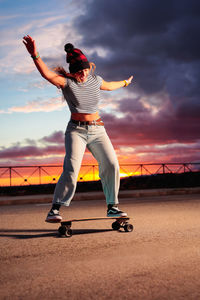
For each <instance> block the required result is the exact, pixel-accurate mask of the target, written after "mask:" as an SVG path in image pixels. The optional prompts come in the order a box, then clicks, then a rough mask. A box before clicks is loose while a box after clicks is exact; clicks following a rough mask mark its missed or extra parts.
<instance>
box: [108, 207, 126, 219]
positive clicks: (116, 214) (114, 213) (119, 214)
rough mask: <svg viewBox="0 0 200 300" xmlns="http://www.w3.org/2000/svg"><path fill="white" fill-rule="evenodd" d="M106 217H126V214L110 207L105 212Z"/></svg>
mask: <svg viewBox="0 0 200 300" xmlns="http://www.w3.org/2000/svg"><path fill="white" fill-rule="evenodd" d="M107 217H127V213H125V212H123V211H121V210H119V208H118V207H117V206H112V207H109V208H108V210H107Z"/></svg>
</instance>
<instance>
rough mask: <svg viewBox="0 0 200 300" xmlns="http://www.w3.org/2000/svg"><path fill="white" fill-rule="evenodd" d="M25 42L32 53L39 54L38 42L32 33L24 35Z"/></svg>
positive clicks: (33, 54)
mask: <svg viewBox="0 0 200 300" xmlns="http://www.w3.org/2000/svg"><path fill="white" fill-rule="evenodd" d="M23 43H24V45H25V46H26V49H27V51H28V52H29V53H30V55H32V56H37V49H36V44H35V41H34V40H33V39H32V37H31V36H30V35H26V36H24V37H23Z"/></svg>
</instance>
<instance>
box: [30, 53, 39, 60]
mask: <svg viewBox="0 0 200 300" xmlns="http://www.w3.org/2000/svg"><path fill="white" fill-rule="evenodd" d="M31 57H32V59H33V60H36V59H38V58H39V57H40V54H39V52H38V53H37V55H36V56H34V55H31Z"/></svg>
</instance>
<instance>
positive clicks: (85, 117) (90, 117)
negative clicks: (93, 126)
mask: <svg viewBox="0 0 200 300" xmlns="http://www.w3.org/2000/svg"><path fill="white" fill-rule="evenodd" d="M71 118H72V119H73V120H76V121H94V120H98V119H99V118H100V116H99V113H98V112H96V113H94V114H83V113H72V115H71Z"/></svg>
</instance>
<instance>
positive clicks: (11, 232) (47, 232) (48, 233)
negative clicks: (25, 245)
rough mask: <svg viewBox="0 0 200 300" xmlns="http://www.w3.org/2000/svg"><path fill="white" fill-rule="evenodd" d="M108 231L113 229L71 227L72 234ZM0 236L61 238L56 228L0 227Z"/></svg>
mask: <svg viewBox="0 0 200 300" xmlns="http://www.w3.org/2000/svg"><path fill="white" fill-rule="evenodd" d="M109 231H113V229H73V235H80V234H93V233H101V232H109ZM26 233H30V234H26ZM34 233H38V234H34ZM1 237H8V238H15V239H34V238H44V237H55V238H61V237H60V235H59V233H58V231H57V229H0V238H1Z"/></svg>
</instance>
